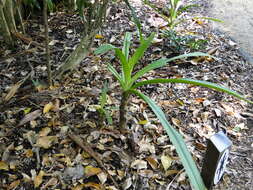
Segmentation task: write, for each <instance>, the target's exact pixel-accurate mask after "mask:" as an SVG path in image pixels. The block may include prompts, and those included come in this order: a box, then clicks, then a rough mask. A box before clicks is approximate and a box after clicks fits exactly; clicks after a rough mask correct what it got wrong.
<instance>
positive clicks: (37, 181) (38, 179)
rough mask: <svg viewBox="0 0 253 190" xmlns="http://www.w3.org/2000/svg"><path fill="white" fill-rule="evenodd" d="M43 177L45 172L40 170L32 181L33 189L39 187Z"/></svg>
mask: <svg viewBox="0 0 253 190" xmlns="http://www.w3.org/2000/svg"><path fill="white" fill-rule="evenodd" d="M44 175H45V172H44V171H42V170H41V171H40V172H39V174H38V175H37V176H35V178H34V181H33V183H34V187H35V188H37V187H39V186H40V185H41V183H42V180H43V176H44Z"/></svg>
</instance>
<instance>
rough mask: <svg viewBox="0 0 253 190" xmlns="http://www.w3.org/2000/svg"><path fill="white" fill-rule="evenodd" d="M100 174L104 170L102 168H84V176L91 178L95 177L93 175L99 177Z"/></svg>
mask: <svg viewBox="0 0 253 190" xmlns="http://www.w3.org/2000/svg"><path fill="white" fill-rule="evenodd" d="M100 172H102V170H101V169H100V168H95V167H93V166H86V167H85V168H84V175H85V176H86V177H90V176H93V175H97V174H99V173H100Z"/></svg>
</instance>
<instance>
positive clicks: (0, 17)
mask: <svg viewBox="0 0 253 190" xmlns="http://www.w3.org/2000/svg"><path fill="white" fill-rule="evenodd" d="M0 24H1V32H2V34H3V36H4V40H5V42H6V43H7V44H8V45H10V46H12V45H13V39H12V36H11V32H10V30H9V26H8V24H7V21H6V19H5V15H4V11H3V7H2V5H0Z"/></svg>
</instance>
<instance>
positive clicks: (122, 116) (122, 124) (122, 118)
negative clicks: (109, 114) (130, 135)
mask: <svg viewBox="0 0 253 190" xmlns="http://www.w3.org/2000/svg"><path fill="white" fill-rule="evenodd" d="M129 96H130V94H129V92H122V96H121V102H120V107H119V129H120V131H124V130H125V129H126V112H127V109H126V108H127V103H128V99H129Z"/></svg>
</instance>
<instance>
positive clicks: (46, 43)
mask: <svg viewBox="0 0 253 190" xmlns="http://www.w3.org/2000/svg"><path fill="white" fill-rule="evenodd" d="M43 3H44V4H43V17H44V26H45V39H46V40H45V47H46V58H47V75H48V84H49V86H52V85H53V82H52V71H51V64H50V51H49V45H48V44H49V37H48V21H47V0H44V2H43Z"/></svg>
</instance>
